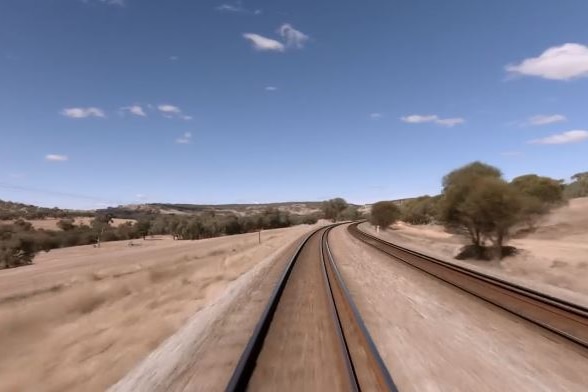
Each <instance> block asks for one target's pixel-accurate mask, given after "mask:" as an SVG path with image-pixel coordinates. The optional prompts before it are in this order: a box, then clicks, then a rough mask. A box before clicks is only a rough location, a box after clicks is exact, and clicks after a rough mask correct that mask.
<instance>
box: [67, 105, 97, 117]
mask: <svg viewBox="0 0 588 392" xmlns="http://www.w3.org/2000/svg"><path fill="white" fill-rule="evenodd" d="M60 113H61V115H62V116H65V117H69V118H87V117H106V115H105V114H104V111H103V110H102V109H99V108H95V107H89V108H65V109H63V110H62V111H61V112H60Z"/></svg>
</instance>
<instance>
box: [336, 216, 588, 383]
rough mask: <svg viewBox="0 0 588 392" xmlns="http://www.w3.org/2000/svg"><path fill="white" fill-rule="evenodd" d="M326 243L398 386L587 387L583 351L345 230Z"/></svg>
mask: <svg viewBox="0 0 588 392" xmlns="http://www.w3.org/2000/svg"><path fill="white" fill-rule="evenodd" d="M330 245H331V249H332V251H333V254H334V256H335V258H336V261H337V263H338V265H339V266H340V268H341V270H342V273H343V276H344V279H345V280H346V283H347V285H348V286H349V289H350V291H351V293H352V295H353V297H354V299H355V301H356V303H357V305H358V308H359V310H360V312H361V313H362V316H363V319H364V321H365V322H366V325H367V327H368V329H369V331H370V333H371V335H372V337H373V339H374V341H375V343H376V345H377V347H378V349H379V351H380V354H381V355H382V357H383V360H384V361H385V363H386V365H387V366H388V368H389V370H390V372H391V374H392V377H393V378H394V381H395V382H396V384H397V386H398V387H399V389H400V390H402V391H419V392H421V391H532V392H536V391H585V390H586V385H588V355H587V354H586V350H581V349H579V348H578V347H577V346H575V345H572V344H570V343H568V342H566V341H564V340H563V339H560V338H559V337H557V336H552V334H549V333H548V332H545V331H543V330H542V329H540V328H539V327H536V326H534V325H532V324H530V323H527V322H524V321H521V320H520V319H517V318H516V317H514V316H512V315H511V314H509V313H507V312H505V311H502V310H500V309H498V308H496V307H494V306H492V305H490V304H487V303H486V302H484V301H481V300H478V299H476V298H474V297H472V296H470V295H468V294H467V293H465V292H463V291H461V290H457V289H455V288H454V287H452V286H449V285H447V284H445V283H443V282H440V281H438V280H437V279H434V278H432V277H430V276H428V275H426V274H423V273H422V272H419V271H417V270H415V269H413V268H411V267H408V266H406V265H404V264H402V263H398V262H394V261H393V259H390V258H389V257H387V256H385V255H383V254H382V253H381V252H378V251H377V250H374V249H372V248H370V247H368V246H366V245H364V244H363V243H360V242H359V241H357V240H355V239H354V238H352V237H351V236H350V235H349V234H348V233H347V231H346V229H345V227H341V228H336V229H335V230H334V231H333V232H332V234H331V235H330Z"/></svg>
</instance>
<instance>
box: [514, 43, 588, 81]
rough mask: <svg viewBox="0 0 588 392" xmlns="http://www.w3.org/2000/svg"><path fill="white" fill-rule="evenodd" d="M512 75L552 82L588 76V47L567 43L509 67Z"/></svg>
mask: <svg viewBox="0 0 588 392" xmlns="http://www.w3.org/2000/svg"><path fill="white" fill-rule="evenodd" d="M505 68H506V71H507V72H509V73H510V74H511V75H524V76H537V77H541V78H545V79H551V80H570V79H574V78H580V77H586V76H588V47H587V46H584V45H581V44H574V43H567V44H564V45H562V46H554V47H552V48H549V49H547V50H546V51H545V52H543V53H542V54H541V55H540V56H539V57H532V58H528V59H526V60H523V61H522V62H521V63H520V64H515V65H507V66H506V67H505Z"/></svg>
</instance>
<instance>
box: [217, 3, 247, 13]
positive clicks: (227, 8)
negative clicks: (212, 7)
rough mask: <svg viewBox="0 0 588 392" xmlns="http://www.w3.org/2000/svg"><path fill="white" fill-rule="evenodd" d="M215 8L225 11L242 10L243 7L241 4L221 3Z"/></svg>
mask: <svg viewBox="0 0 588 392" xmlns="http://www.w3.org/2000/svg"><path fill="white" fill-rule="evenodd" d="M216 10H217V11H225V12H243V7H241V5H231V4H221V5H219V6H218V7H216Z"/></svg>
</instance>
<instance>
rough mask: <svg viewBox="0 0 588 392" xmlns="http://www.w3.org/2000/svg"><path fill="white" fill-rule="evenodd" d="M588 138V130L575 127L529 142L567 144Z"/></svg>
mask: <svg viewBox="0 0 588 392" xmlns="http://www.w3.org/2000/svg"><path fill="white" fill-rule="evenodd" d="M586 139H588V131H584V130H581V129H575V130H572V131H567V132H563V133H558V134H555V135H551V136H547V137H545V138H542V139H536V140H531V141H530V142H529V143H532V144H566V143H578V142H581V141H584V140H586Z"/></svg>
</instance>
